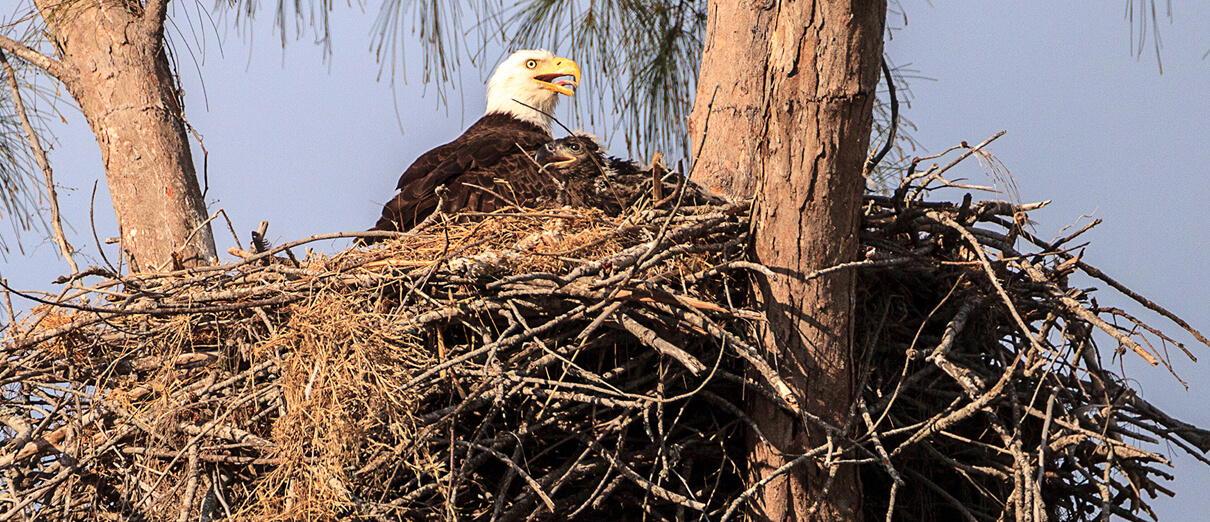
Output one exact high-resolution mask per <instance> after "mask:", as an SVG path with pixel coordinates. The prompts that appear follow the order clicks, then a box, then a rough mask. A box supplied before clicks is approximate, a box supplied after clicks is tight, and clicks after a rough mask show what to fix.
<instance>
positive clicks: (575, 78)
mask: <svg viewBox="0 0 1210 522" xmlns="http://www.w3.org/2000/svg"><path fill="white" fill-rule="evenodd" d="M535 72H536V74H535V75H534V81H536V82H538V85H539V86H541V87H542V88H543V89H546V90H548V91H554V92H557V93H559V94H562V95H564V96H575V94H576V91H575V88H576V87H579V86H580V66H579V65H576V62H575V61H573V60H570V59H568V58H555V59H554V60H551V61H549V62H545V63H542V64H540V65H539V66H538V70H537V71H535ZM566 76H571V79H567V78H565V77H566Z"/></svg>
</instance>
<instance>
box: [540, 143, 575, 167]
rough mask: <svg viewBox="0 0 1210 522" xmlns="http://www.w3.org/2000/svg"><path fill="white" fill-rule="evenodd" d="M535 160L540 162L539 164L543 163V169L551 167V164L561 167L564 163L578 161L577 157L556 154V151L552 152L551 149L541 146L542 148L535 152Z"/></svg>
mask: <svg viewBox="0 0 1210 522" xmlns="http://www.w3.org/2000/svg"><path fill="white" fill-rule="evenodd" d="M534 161H536V162H537V163H538V165H541V166H542V169H543V170H545V169H546V168H547V167H549V166H551V165H554V166H557V167H561V166H563V165H567V164H569V163H572V162H574V161H576V159H575V158H573V157H571V156H564V155H562V154H555V153H554V152H551V151H549V150H547V149H546V148H541V149H538V153H537V154H534Z"/></svg>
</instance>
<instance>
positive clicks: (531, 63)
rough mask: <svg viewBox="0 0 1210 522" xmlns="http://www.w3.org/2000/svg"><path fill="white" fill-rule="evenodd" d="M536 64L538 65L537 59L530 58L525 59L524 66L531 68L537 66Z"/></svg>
mask: <svg viewBox="0 0 1210 522" xmlns="http://www.w3.org/2000/svg"><path fill="white" fill-rule="evenodd" d="M537 66H538V61H537V60H534V59H532V58H531V59H529V60H526V61H525V67H527V68H530V69H533V68H534V67H537Z"/></svg>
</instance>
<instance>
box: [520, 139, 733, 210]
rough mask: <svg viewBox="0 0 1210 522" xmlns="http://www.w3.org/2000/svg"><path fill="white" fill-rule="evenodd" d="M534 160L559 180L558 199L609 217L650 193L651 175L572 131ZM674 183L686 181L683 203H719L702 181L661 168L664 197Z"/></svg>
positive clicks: (596, 142)
mask: <svg viewBox="0 0 1210 522" xmlns="http://www.w3.org/2000/svg"><path fill="white" fill-rule="evenodd" d="M534 160H535V161H537V162H538V164H539V165H541V166H542V171H543V172H547V173H549V174H550V175H551V176H552V177H554V178H557V179H560V180H563V182H564V184H565V189H564V193H563V194H562V195H561V200H562V201H560V202H561V203H563V204H565V205H571V206H576V207H590V208H598V209H601V210H603V211H605V213H606V214H608V215H610V216H617V215H620V214H621V213H622V212H623V211H624V210H626V209H628V208H630V207H631V206H633V205H634V204H635V203H637V202H638V201H639V200H640V199H641V198H643V197H645V196H653V194H652V192H653V191H652V183H653V182H654V176H653V174H652V171H651V168H643V167H640V166H639V165H638V164H636V163H635V162H633V161H631V160H627V159H622V158H618V157H615V156H607V155H606V154H605V151H604V149H603V148H602V147H601V142H600V139H598V138H597V137H596V136H593V135H591V134H587V133H577V134H573V135H571V136H568V137H566V138H560V139H557V140H554V141H551V142H550V143H547V144H546V145H543V146H542V148H541V149H539V150H538V153H537V154H535V155H534ZM678 183H686V184H687V186H686V187H685V197H684V198H683V200H682V204H686V205H700V204H704V203H721V202H722V201H723V200H722V199H721V198H719V197H717V196H714V195H713V194H710V192H709V191H708V190H706V189H705V188H704V187H702V186H701V185H698V184H697V183H693V182H691V181H688V180H685V179H684V178H683V177H682V176H681V175H680V174H679V173H676V172H667V171H664V173H663V175H662V176H661V179H660V188H661V190H660V192H661V193H662V195H663V196H671V195H674V194H676V191H677V185H678Z"/></svg>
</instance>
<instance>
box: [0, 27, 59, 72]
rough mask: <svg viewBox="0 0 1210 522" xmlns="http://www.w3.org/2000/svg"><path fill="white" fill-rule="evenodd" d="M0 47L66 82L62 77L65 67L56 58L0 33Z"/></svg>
mask: <svg viewBox="0 0 1210 522" xmlns="http://www.w3.org/2000/svg"><path fill="white" fill-rule="evenodd" d="M0 49H3V50H5V51H8V52H10V53H12V54H13V56H16V57H17V58H20V59H22V60H25V61H26V62H29V63H30V64H31V65H33V66H34V67H37V68H39V69H42V70H43V71H46V74H49V75H51V76H54V77H55V79H57V80H59V81H61V82H64V83H67V82H66V80H65V79H64V76H65V69H64V68H63V64H61V63H59V61H58V60H55V59H53V58H51V57H49V56H46V55H45V54H42V53H40V52H38V51H35V50H34V49H33V48H31V47H29V46H27V45H25V44H23V43H21V42H18V41H16V40H13V39H12V38H9V37H7V36H4V35H2V34H0Z"/></svg>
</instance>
